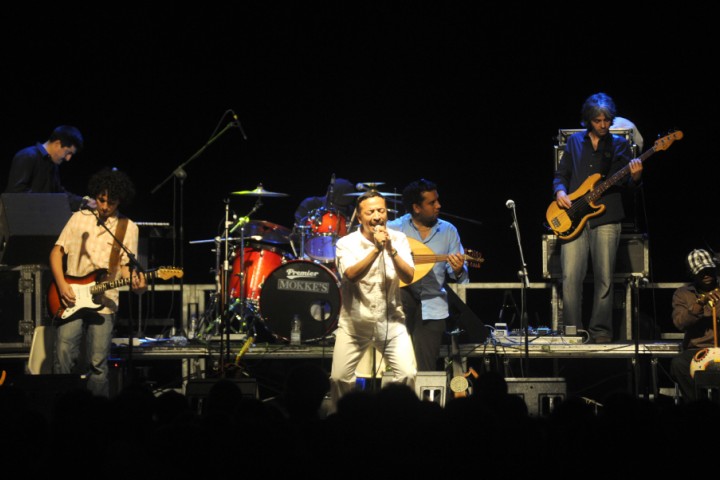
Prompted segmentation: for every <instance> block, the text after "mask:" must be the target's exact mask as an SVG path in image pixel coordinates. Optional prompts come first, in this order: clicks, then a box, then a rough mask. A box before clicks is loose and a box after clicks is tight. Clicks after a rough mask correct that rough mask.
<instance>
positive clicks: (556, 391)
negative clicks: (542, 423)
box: [505, 377, 567, 417]
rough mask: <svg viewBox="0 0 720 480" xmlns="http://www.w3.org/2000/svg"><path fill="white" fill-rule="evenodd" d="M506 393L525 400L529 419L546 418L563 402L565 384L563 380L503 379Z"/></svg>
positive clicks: (565, 394)
mask: <svg viewBox="0 0 720 480" xmlns="http://www.w3.org/2000/svg"><path fill="white" fill-rule="evenodd" d="M505 382H507V386H508V393H510V394H512V395H519V396H520V397H521V398H522V399H523V400H525V405H527V407H528V414H529V415H530V416H531V417H546V416H548V415H550V414H551V413H552V412H553V410H554V408H555V407H556V406H557V405H559V404H560V403H561V402H562V401H564V400H565V397H566V396H567V384H566V383H565V379H564V378H553V377H551V378H510V377H508V378H505Z"/></svg>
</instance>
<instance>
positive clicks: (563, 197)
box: [555, 190, 572, 208]
mask: <svg viewBox="0 0 720 480" xmlns="http://www.w3.org/2000/svg"><path fill="white" fill-rule="evenodd" d="M555 201H556V202H557V204H558V207H560V208H570V206H571V205H572V201H571V200H570V197H568V194H567V193H566V192H565V190H558V192H557V194H556V195H555Z"/></svg>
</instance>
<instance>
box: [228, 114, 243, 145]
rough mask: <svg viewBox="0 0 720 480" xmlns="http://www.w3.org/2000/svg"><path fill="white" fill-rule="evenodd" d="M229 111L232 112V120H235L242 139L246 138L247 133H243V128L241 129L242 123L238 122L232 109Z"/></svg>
mask: <svg viewBox="0 0 720 480" xmlns="http://www.w3.org/2000/svg"><path fill="white" fill-rule="evenodd" d="M230 113H232V117H233V120H234V121H235V125H237V127H238V129H239V130H240V134H241V135H242V137H243V140H247V135H245V130H243V126H242V123H240V119H238V116H237V114H236V113H235V112H234V111H233V110H230Z"/></svg>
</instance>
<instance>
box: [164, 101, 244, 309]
mask: <svg viewBox="0 0 720 480" xmlns="http://www.w3.org/2000/svg"><path fill="white" fill-rule="evenodd" d="M228 114H232V117H233V120H232V121H231V122H229V123H228V124H227V125H225V127H224V128H223V129H222V130H220V131H219V132H218V131H217V130H218V127H219V124H220V123H221V122H222V119H224V118H225V117H226V116H227V115H228ZM233 127H237V128H238V129H239V130H240V133H241V134H242V136H243V139H245V140H247V136H246V135H245V131H244V130H243V127H242V124H241V123H240V121H239V120H238V117H237V115H236V114H235V112H233V111H232V110H226V111H225V113H223V116H222V118H221V119H220V122H218V126H216V127H215V130H214V131H213V133H212V135H210V139H209V140H208V141H207V142H206V143H205V145H203V146H202V147H200V149H199V150H198V151H197V152H195V153H193V154H192V156H191V157H190V158H188V159H187V160H185V161H184V162H183V163H181V164H180V165H179V166H178V167H177V168H176V169H175V170H173V171H172V173H170V175H168V176H167V177H166V178H165V180H163V181H162V182H160V183H159V184H158V185H156V186H155V188H153V189H152V190H151V191H150V193H151V194H154V193H155V192H157V191H158V190H159V189H160V187H162V186H163V185H165V184H166V183H167V182H168V181H169V180H170V179H171V178H177V179H178V180H179V181H180V201H179V211H180V213H179V218H178V224H179V226H178V236H177V238H178V242H179V243H178V252H179V257H180V262H179V264H180V268H181V269H183V268H184V267H185V258H184V248H185V247H184V243H185V226H184V217H185V214H184V211H183V207H184V202H183V199H184V197H185V195H184V191H183V186H184V182H185V179H186V178H187V172H186V171H185V169H184V168H183V167H185V166H186V165H187V164H189V163H190V162H192V161H193V160H195V159H196V158H197V157H199V156H200V155H202V153H203V152H204V151H205V149H206V148H207V147H209V146H210V145H212V144H213V143H215V141H216V140H217V139H218V138H220V137H221V136H222V135H223V134H224V133H225V132H227V131H228V130H230V129H231V128H233ZM215 132H217V133H215ZM183 285H184V282H183V279H182V277H180V310H181V312H182V313H181V314H180V316H181V321H182V316H183V315H184V314H185V309H184V305H183Z"/></svg>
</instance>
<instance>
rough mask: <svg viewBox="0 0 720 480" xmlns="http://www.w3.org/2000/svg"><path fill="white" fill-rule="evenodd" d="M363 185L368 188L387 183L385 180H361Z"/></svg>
mask: <svg viewBox="0 0 720 480" xmlns="http://www.w3.org/2000/svg"><path fill="white" fill-rule="evenodd" d="M360 184H361V185H365V186H366V187H368V188H377V187H379V186H380V185H385V182H360Z"/></svg>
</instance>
